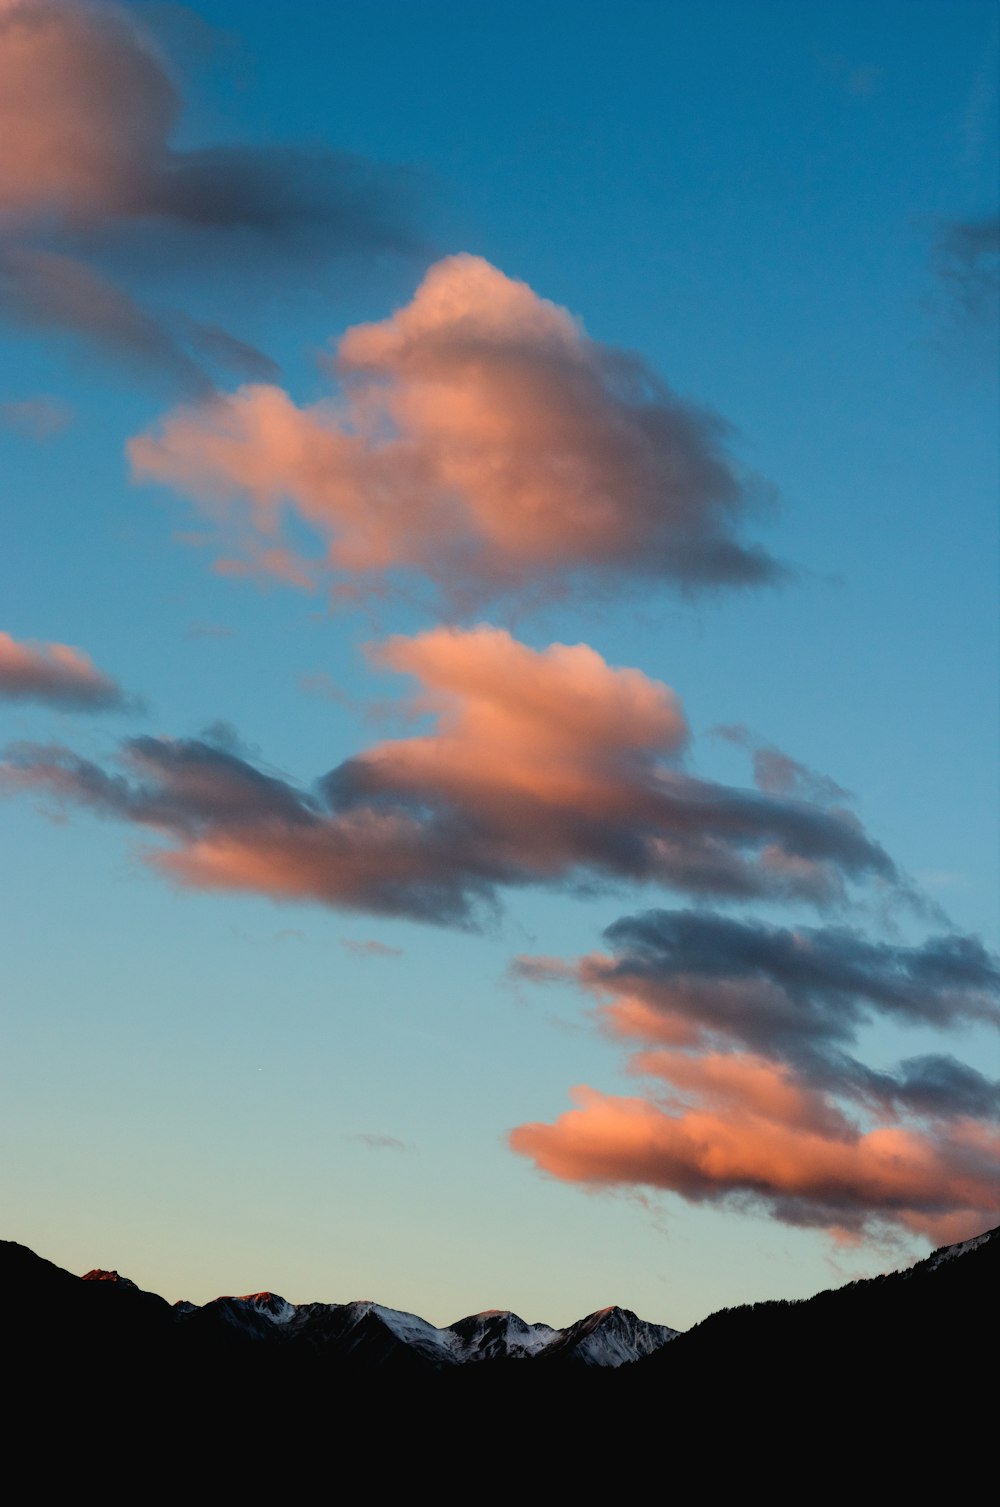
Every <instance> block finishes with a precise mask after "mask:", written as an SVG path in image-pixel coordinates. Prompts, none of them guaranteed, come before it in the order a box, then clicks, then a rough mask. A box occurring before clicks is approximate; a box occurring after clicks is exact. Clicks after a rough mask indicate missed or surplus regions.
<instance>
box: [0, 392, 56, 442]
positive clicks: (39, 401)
mask: <svg viewBox="0 0 1000 1507" xmlns="http://www.w3.org/2000/svg"><path fill="white" fill-rule="evenodd" d="M72 422H73V411H72V409H71V408H70V407H69V406H68V404H66V403H63V402H60V400H59V399H58V398H49V397H46V396H45V394H44V393H40V394H38V395H37V396H36V397H33V398H18V399H14V400H13V401H11V402H9V403H0V425H3V427H4V428H5V429H13V430H14V431H15V433H17V434H24V435H27V437H28V438H29V439H33V440H48V439H53V438H54V437H55V436H56V435H57V434H62V432H63V430H64V429H68V428H69V426H70V424H71V423H72Z"/></svg>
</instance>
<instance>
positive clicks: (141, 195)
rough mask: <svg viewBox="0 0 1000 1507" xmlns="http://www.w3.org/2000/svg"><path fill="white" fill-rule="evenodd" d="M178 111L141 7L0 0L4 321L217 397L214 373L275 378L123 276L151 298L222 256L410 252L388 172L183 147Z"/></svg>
mask: <svg viewBox="0 0 1000 1507" xmlns="http://www.w3.org/2000/svg"><path fill="white" fill-rule="evenodd" d="M182 110H183V99H182V95H181V91H180V88H179V86H178V84H177V82H176V81H175V71H174V69H173V68H172V67H171V66H169V65H168V63H167V60H166V58H165V56H164V55H163V52H162V51H161V49H160V47H159V46H158V44H157V42H156V41H155V39H154V37H153V36H152V35H151V34H150V32H149V31H148V30H147V27H146V26H145V25H144V24H143V19H142V18H141V17H139V16H138V15H137V14H136V11H135V8H134V7H130V6H128V5H121V4H114V3H111V0H94V3H89V0H0V308H2V309H3V310H4V311H5V312H6V313H7V314H8V315H9V316H10V317H12V318H13V319H15V320H17V321H18V322H20V323H22V324H27V325H29V326H36V327H40V328H42V329H45V330H57V331H62V332H66V333H69V334H71V335H73V336H75V337H77V338H82V339H83V340H84V341H85V342H86V343H87V344H90V343H93V342H96V343H97V345H98V346H99V347H100V348H101V349H102V350H103V351H104V352H105V353H106V354H108V353H110V354H112V355H114V356H116V357H124V358H125V359H126V361H127V362H128V364H129V365H133V366H134V365H135V362H136V359H137V358H138V360H139V361H140V362H141V365H142V368H143V370H144V371H146V372H147V373H152V374H153V375H156V376H158V377H160V378H161V379H162V378H164V377H166V378H167V379H168V380H169V382H170V384H171V386H172V388H173V389H174V390H177V389H179V390H181V391H183V392H186V393H193V394H198V393H201V394H204V393H205V392H207V391H211V387H212V384H211V381H210V379H209V377H208V375H207V373H206V372H205V370H204V369H203V361H204V360H207V363H208V364H209V366H210V367H213V368H214V367H221V368H222V369H223V370H225V371H227V372H235V373H237V374H238V375H239V376H247V375H251V376H257V377H266V378H273V376H274V375H275V372H276V367H275V364H274V362H273V361H271V360H269V358H268V357H267V356H266V355H264V354H263V353H262V352H260V351H258V350H256V349H255V348H254V347H253V346H252V345H249V344H248V343H247V342H246V341H245V340H242V339H239V338H238V337H236V336H234V335H232V334H231V333H230V332H229V331H227V330H225V329H222V328H220V327H219V326H217V325H215V324H204V323H200V322H198V321H194V320H191V319H188V318H186V317H185V316H184V315H182V314H176V313H175V314H163V313H159V312H156V311H155V310H154V309H152V308H151V307H149V306H148V304H147V303H146V300H145V298H144V297H141V296H136V295H135V293H134V292H130V291H128V290H127V289H126V288H125V287H124V286H122V285H121V282H120V278H121V275H122V268H123V267H125V268H126V269H127V275H130V277H131V279H132V280H138V281H139V282H140V283H141V282H144V281H145V280H146V279H147V278H148V276H149V274H150V272H152V271H155V267H156V265H157V264H158V263H159V264H160V265H169V264H170V263H172V262H175V261H176V260H177V259H178V258H179V259H181V260H187V261H189V262H190V263H191V264H192V265H198V266H199V267H201V268H205V267H206V266H207V265H208V263H209V261H210V260H211V259H212V256H217V257H219V258H220V261H221V264H222V265H224V267H225V276H226V278H227V279H232V278H234V277H239V276H241V275H242V272H243V271H245V270H247V269H252V267H253V263H254V258H255V257H256V258H258V259H260V258H265V260H266V258H267V256H268V255H273V254H274V252H275V251H279V252H280V253H281V255H282V258H283V261H284V262H285V263H287V261H288V258H289V257H293V258H294V257H295V256H296V255H297V253H299V252H300V251H301V252H306V253H308V255H309V256H311V257H314V256H315V253H316V252H321V253H326V254H327V255H329V256H335V257H340V258H341V259H343V257H344V256H345V255H346V256H358V255H359V254H360V255H365V256H370V255H371V254H372V253H373V252H374V253H384V252H390V253H403V252H411V251H412V250H413V249H414V237H413V235H412V232H411V231H410V229H409V227H408V225H407V224H406V221H407V219H408V214H407V213H406V212H405V210H404V205H403V195H402V192H401V189H400V185H399V184H398V183H397V182H396V179H395V176H394V175H393V174H392V173H387V172H385V171H384V170H382V169H379V168H377V167H375V166H374V165H373V164H369V163H366V162H364V161H362V160H361V159H359V158H353V157H350V156H348V155H346V154H337V153H334V152H332V151H328V150H326V149H324V148H321V147H312V148H308V149H302V148H298V147H295V146H292V145H287V146H282V147H274V148H270V147H268V148H261V147H255V146H251V145H239V146H225V145H220V144H214V143H213V144H210V145H207V146H199V147H197V148H194V149H188V150H184V149H181V148H178V147H177V146H175V145H174V137H175V134H176V131H177V129H178V126H179V124H180V120H181V115H182ZM233 232H235V233H236V234H233ZM109 248H110V249H112V250H113V251H114V253H115V254H114V263H115V267H116V271H115V273H114V275H112V274H111V273H110V272H109V271H108V270H107V267H108V263H107V261H106V253H107V252H108V250H109ZM222 258H224V261H223V260H222ZM102 260H103V261H105V269H104V270H103V271H102V270H100V264H101V262H102ZM300 261H301V258H300Z"/></svg>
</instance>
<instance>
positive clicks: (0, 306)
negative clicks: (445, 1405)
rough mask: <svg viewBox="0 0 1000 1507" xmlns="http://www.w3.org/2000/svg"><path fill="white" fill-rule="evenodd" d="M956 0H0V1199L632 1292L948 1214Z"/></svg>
mask: <svg viewBox="0 0 1000 1507" xmlns="http://www.w3.org/2000/svg"><path fill="white" fill-rule="evenodd" d="M998 51H1000V19H998V11H997V8H996V6H995V5H994V4H992V3H985V0H962V3H960V4H958V5H956V4H954V3H948V4H944V3H937V0H934V3H930V0H906V3H905V4H898V3H893V0H881V3H879V4H877V5H871V4H864V5H862V4H852V3H847V0H825V3H822V4H817V5H810V6H802V5H800V4H798V3H795V4H792V3H785V0H760V3H758V4H755V5H753V6H750V5H738V4H730V3H722V0H717V3H716V4H714V5H709V6H705V5H695V4H693V3H689V0H659V3H647V0H624V3H620V4H617V5H615V6H614V7H612V6H610V5H607V4H603V3H601V4H597V3H589V0H583V3H581V0H574V3H573V4H572V5H569V4H562V3H559V0H552V3H550V4H547V5H545V6H536V5H529V4H527V3H521V0H503V3H499V0H496V3H477V4H476V5H474V6H473V5H468V4H462V3H459V0H424V3H423V4H421V5H419V6H415V5H412V4H402V3H392V0H373V3H371V4H368V5H365V6H356V5H348V4H346V3H341V0H333V3H330V4H327V5H324V6H313V5H307V4H305V3H298V0H288V3H285V4H282V5H281V6H280V7H279V6H277V5H275V4H265V3H254V0H244V3H241V4H239V5H237V4H234V3H230V0H204V3H201V4H199V5H198V6H197V7H196V8H193V9H188V8H185V7H181V6H177V5H172V4H138V3H136V4H111V3H108V4H97V3H84V0H0V328H2V332H3V343H2V347H0V455H2V473H0V474H2V478H3V497H4V519H5V532H6V537H7V547H6V548H5V549H4V551H3V553H2V558H0V580H2V597H0V601H2V620H0V748H2V754H0V796H2V800H0V828H2V833H3V839H2V840H3V851H4V853H5V854H6V855H7V861H6V865H5V875H6V883H5V886H4V900H3V908H2V933H3V935H2V945H0V977H2V994H3V1005H2V1010H3V1017H2V1031H3V1043H4V1045H3V1052H2V1054H0V1080H2V1093H0V1134H2V1141H3V1155H2V1158H0V1204H2V1207H3V1210H4V1230H3V1233H4V1235H5V1237H6V1238H9V1239H14V1240H18V1241H20V1242H22V1243H24V1244H27V1245H30V1246H31V1247H33V1248H34V1249H35V1250H37V1251H38V1252H39V1253H40V1254H42V1255H44V1256H46V1257H48V1258H49V1259H51V1260H54V1261H56V1262H57V1263H58V1264H60V1265H62V1266H66V1267H68V1268H69V1269H71V1270H77V1271H84V1270H86V1269H88V1268H90V1267H93V1266H95V1265H100V1266H104V1267H110V1268H117V1269H118V1270H120V1271H122V1272H123V1273H127V1274H128V1275H129V1276H130V1277H132V1279H133V1280H135V1281H137V1282H138V1283H139V1284H140V1285H141V1286H143V1287H146V1288H150V1289H152V1290H154V1291H158V1292H160V1293H162V1294H163V1295H164V1296H166V1297H168V1298H169V1299H171V1300H174V1299H179V1298H182V1297H185V1298H189V1299H191V1300H193V1301H199V1302H201V1301H207V1300H208V1299H210V1298H212V1297H214V1296H216V1295H217V1294H219V1293H223V1292H246V1291H256V1290H260V1289H263V1288H269V1289H271V1290H273V1291H277V1292H280V1293H282V1294H283V1295H284V1296H286V1297H288V1298H290V1299H292V1300H293V1301H300V1302H301V1301H309V1300H317V1299H322V1300H325V1301H349V1300H352V1299H357V1298H374V1299H376V1300H377V1301H379V1302H382V1303H384V1304H387V1305H389V1306H393V1307H397V1308H404V1309H408V1310H411V1311H415V1312H418V1313H420V1314H422V1315H423V1316H424V1317H426V1318H428V1319H430V1320H432V1321H434V1322H438V1323H447V1322H451V1321H454V1320H455V1319H456V1318H458V1317H459V1316H461V1315H464V1314H466V1313H469V1312H475V1311H478V1310H481V1309H483V1308H497V1307H503V1308H512V1309H514V1310H515V1311H516V1312H518V1313H520V1314H521V1315H522V1316H523V1317H524V1318H525V1319H527V1320H529V1321H538V1320H544V1321H546V1322H549V1323H552V1324H565V1323H568V1322H570V1321H572V1320H573V1319H575V1318H578V1317H580V1316H581V1315H582V1314H584V1313H586V1312H589V1311H591V1310H593V1309H595V1308H598V1307H602V1306H604V1305H606V1304H610V1303H620V1304H622V1305H623V1306H626V1307H629V1308H632V1309H634V1310H635V1311H637V1312H638V1313H639V1314H641V1315H642V1316H643V1317H644V1318H647V1319H650V1320H653V1321H656V1322H662V1323H668V1324H671V1325H673V1326H674V1327H679V1328H683V1327H686V1326H687V1325H689V1324H691V1323H694V1322H696V1321H697V1320H698V1319H700V1318H702V1317H703V1316H704V1315H705V1314H707V1313H708V1312H710V1311H712V1310H713V1309H715V1308H718V1307H721V1306H723V1305H731V1304H734V1303H738V1302H747V1301H753V1300H758V1299H763V1298H769V1297H796V1296H805V1295H808V1294H810V1293H812V1292H815V1291H817V1290H819V1289H820V1288H823V1287H827V1286H830V1285H832V1284H834V1283H836V1282H840V1281H843V1280H847V1279H849V1278H852V1277H856V1276H863V1275H869V1274H872V1273H874V1272H877V1271H881V1270H885V1269H887V1268H889V1267H894V1266H899V1265H901V1264H905V1263H906V1262H907V1261H910V1260H912V1259H914V1258H916V1257H918V1256H920V1255H921V1254H925V1253H926V1251H927V1250H928V1249H929V1248H931V1247H932V1246H934V1245H938V1244H942V1243H945V1242H947V1241H951V1240H958V1239H963V1238H966V1237H967V1236H969V1235H972V1234H975V1233H978V1232H979V1231H980V1230H982V1229H985V1228H988V1227H990V1226H992V1225H995V1224H996V1223H997V1222H998V1220H1000V1132H998V1119H1000V1046H998V1034H997V1027H998V1024H1000V958H998V948H1000V935H998V924H997V918H998V904H997V902H998V869H997V852H998V841H997V840H998V800H997V780H996V771H997V767H998V752H1000V750H998V743H1000V736H998V700H997V689H996V688H997V683H998V670H1000V632H998V628H1000V623H998V612H997V592H996V584H997V567H998V559H1000V550H998V540H997V483H998V445H997V438H998V436H997V411H998V407H997V398H998V392H997V361H996V357H997V343H998V326H1000V317H998V315H1000V289H998V256H1000V218H998V213H1000V205H998V192H997V182H998V134H1000V133H998V130H997V116H998V98H997V83H996V79H997V62H998Z"/></svg>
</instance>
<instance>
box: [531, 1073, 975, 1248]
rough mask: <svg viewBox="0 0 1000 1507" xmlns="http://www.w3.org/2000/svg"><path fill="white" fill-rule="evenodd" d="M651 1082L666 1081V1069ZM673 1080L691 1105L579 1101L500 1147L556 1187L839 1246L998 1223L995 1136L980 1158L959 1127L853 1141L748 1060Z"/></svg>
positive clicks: (894, 1129) (867, 1133) (832, 1118)
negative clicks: (730, 1209) (619, 1193)
mask: <svg viewBox="0 0 1000 1507" xmlns="http://www.w3.org/2000/svg"><path fill="white" fill-rule="evenodd" d="M661 1070H662V1071H663V1072H664V1073H667V1072H670V1071H672V1067H671V1065H670V1064H669V1062H668V1061H667V1060H666V1058H664V1060H663V1061H662V1062H661ZM678 1076H679V1077H680V1078H681V1080H682V1082H681V1085H680V1086H681V1087H682V1089H683V1090H684V1092H685V1093H686V1094H687V1095H688V1096H689V1097H691V1098H692V1099H693V1100H694V1101H695V1102H694V1103H693V1104H692V1105H691V1106H690V1107H688V1108H671V1107H668V1106H665V1105H663V1104H661V1103H658V1102H656V1101H655V1099H653V1098H650V1097H642V1098H626V1097H618V1096H613V1095H606V1094H601V1093H598V1092H597V1091H595V1090H594V1089H590V1088H579V1089H577V1090H575V1091H574V1097H575V1099H576V1101H577V1107H576V1108H575V1109H572V1110H569V1111H568V1112H567V1113H565V1114H563V1115H561V1116H560V1117H559V1118H558V1119H557V1120H556V1121H555V1123H554V1124H551V1125H546V1124H528V1125H521V1126H519V1127H518V1128H517V1129H516V1130H513V1131H512V1132H511V1134H510V1137H509V1139H510V1145H511V1147H512V1149H513V1150H514V1151H515V1152H517V1153H518V1154H520V1155H522V1156H526V1157H529V1158H530V1159H531V1160H532V1161H534V1163H535V1165H536V1166H537V1167H538V1168H539V1170H540V1171H543V1172H547V1173H549V1174H550V1175H551V1176H553V1177H556V1178H559V1179H560V1180H561V1181H565V1182H576V1183H582V1184H586V1185H590V1186H593V1187H604V1188H609V1187H633V1188H634V1187H641V1188H653V1189H661V1190H664V1191H668V1192H672V1193H676V1194H679V1195H680V1196H681V1197H682V1198H684V1199H686V1200H687V1201H689V1202H692V1203H704V1202H708V1203H723V1204H730V1205H733V1206H735V1207H746V1206H747V1205H748V1204H749V1205H752V1206H756V1207H757V1208H760V1209H764V1210H767V1211H768V1212H769V1213H771V1214H772V1215H773V1216H774V1217H776V1218H778V1219H781V1220H783V1221H785V1222H786V1223H789V1224H796V1225H812V1226H817V1227H819V1228H824V1229H826V1230H828V1231H829V1232H830V1233H831V1234H832V1235H833V1236H834V1237H835V1238H837V1239H846V1240H857V1239H858V1238H860V1237H861V1236H862V1235H864V1234H865V1233H872V1232H874V1231H876V1230H878V1229H879V1228H882V1229H885V1228H892V1227H895V1228H896V1229H901V1230H903V1231H905V1232H909V1233H914V1234H921V1235H924V1236H926V1237H928V1238H929V1239H931V1240H940V1239H945V1238H963V1236H964V1235H967V1234H974V1233H976V1232H977V1231H978V1230H980V1229H982V1228H984V1227H985V1226H987V1225H989V1224H992V1223H995V1222H996V1218H997V1214H998V1212H1000V1134H998V1133H997V1130H996V1127H992V1128H991V1129H990V1131H989V1134H988V1142H987V1144H985V1145H984V1144H983V1135H984V1129H983V1127H982V1126H978V1125H976V1126H972V1127H967V1126H965V1125H963V1124H961V1123H959V1124H958V1125H956V1126H954V1127H952V1128H951V1129H950V1130H949V1131H948V1132H947V1133H944V1132H940V1131H939V1132H937V1133H934V1132H930V1131H928V1130H926V1129H920V1128H907V1127H900V1126H895V1125H893V1126H876V1127H875V1128H874V1129H870V1130H862V1129H860V1128H857V1127H851V1126H849V1125H847V1124H846V1123H845V1122H844V1121H843V1120H842V1118H841V1117H840V1116H839V1115H838V1113H837V1111H836V1110H835V1109H834V1108H833V1107H832V1106H831V1107H829V1112H828V1117H827V1123H826V1124H824V1123H823V1116H822V1114H819V1115H817V1114H816V1112H815V1106H813V1103H812V1100H813V1097H814V1096H812V1095H805V1096H803V1095H802V1094H801V1092H800V1091H798V1090H796V1088H795V1086H794V1084H792V1083H791V1082H790V1081H784V1082H782V1081H780V1078H779V1077H778V1076H777V1075H776V1074H775V1073H774V1070H773V1068H769V1067H767V1065H766V1064H765V1065H763V1067H762V1065H761V1064H760V1063H759V1062H756V1061H751V1062H749V1063H748V1062H746V1061H743V1062H739V1061H737V1060H734V1061H733V1062H732V1063H731V1064H730V1066H729V1067H728V1069H727V1070H726V1071H725V1072H720V1071H719V1069H718V1066H717V1065H716V1064H713V1063H712V1061H711V1060H709V1061H708V1062H707V1063H704V1062H703V1063H701V1064H697V1063H695V1064H693V1065H692V1066H691V1067H690V1069H689V1070H687V1071H685V1072H681V1073H679V1075H678ZM754 1079H756V1081H753V1080H754ZM699 1087H700V1088H701V1090H702V1093H701V1094H700V1095H699V1093H698V1088H699ZM956 1230H957V1231H958V1232H959V1233H958V1235H955V1233H954V1232H955V1231H956Z"/></svg>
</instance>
